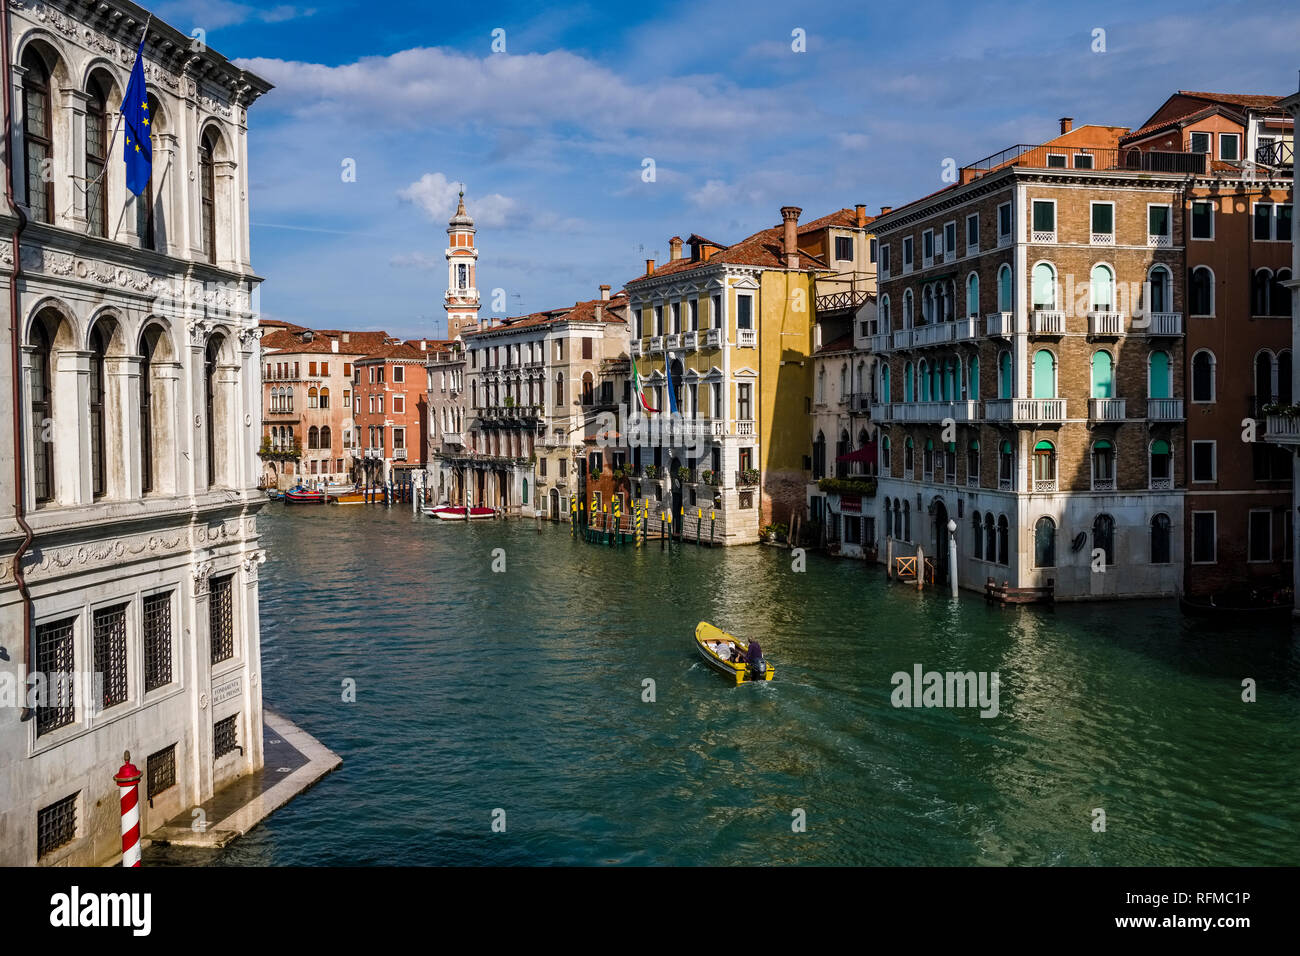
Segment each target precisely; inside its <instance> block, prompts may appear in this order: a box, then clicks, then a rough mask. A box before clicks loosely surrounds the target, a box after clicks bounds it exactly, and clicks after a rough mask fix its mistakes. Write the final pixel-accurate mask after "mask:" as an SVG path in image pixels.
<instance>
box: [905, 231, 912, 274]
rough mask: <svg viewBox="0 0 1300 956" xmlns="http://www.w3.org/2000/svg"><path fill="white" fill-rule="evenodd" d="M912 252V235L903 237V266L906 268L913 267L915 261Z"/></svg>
mask: <svg viewBox="0 0 1300 956" xmlns="http://www.w3.org/2000/svg"><path fill="white" fill-rule="evenodd" d="M912 252H913V247H912V237H911V236H904V237H903V268H904V269H910V268H912V261H913V259H912Z"/></svg>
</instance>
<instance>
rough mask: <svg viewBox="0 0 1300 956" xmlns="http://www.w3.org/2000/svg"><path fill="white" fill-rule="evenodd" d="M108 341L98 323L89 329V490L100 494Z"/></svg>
mask: <svg viewBox="0 0 1300 956" xmlns="http://www.w3.org/2000/svg"><path fill="white" fill-rule="evenodd" d="M107 347H108V342H107V340H106V339H105V337H104V329H103V326H102V324H99V325H96V326H95V327H94V328H93V329H91V330H90V387H89V399H90V409H89V411H90V415H89V418H90V480H91V493H92V494H93V495H94V497H96V498H102V497H103V496H104V492H105V491H107V490H108V489H107V484H108V467H107V464H106V463H105V460H104V459H105V456H106V454H107V448H106V447H105V437H106V436H105V434H104V427H105V423H104V418H105V403H104V397H105V385H106V384H107V383H106V382H105V380H104V355H105V352H106V350H107Z"/></svg>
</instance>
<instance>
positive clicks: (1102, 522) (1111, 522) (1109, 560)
mask: <svg viewBox="0 0 1300 956" xmlns="http://www.w3.org/2000/svg"><path fill="white" fill-rule="evenodd" d="M1092 550H1093V551H1101V552H1102V554H1103V555H1105V558H1106V565H1107V566H1110V565H1112V564H1114V563H1115V519H1114V518H1112V517H1111V516H1110V515H1107V514H1100V515H1097V517H1096V518H1094V519H1093V521H1092Z"/></svg>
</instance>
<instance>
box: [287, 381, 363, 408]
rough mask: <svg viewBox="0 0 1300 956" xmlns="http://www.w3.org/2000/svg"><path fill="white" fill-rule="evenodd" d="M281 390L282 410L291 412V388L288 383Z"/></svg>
mask: <svg viewBox="0 0 1300 956" xmlns="http://www.w3.org/2000/svg"><path fill="white" fill-rule="evenodd" d="M283 392H284V404H285V407H284V410H285V411H286V412H291V411H293V389H292V388H290V387H289V386H288V385H286V386H285V387H284V389H283ZM357 401H358V402H360V399H357Z"/></svg>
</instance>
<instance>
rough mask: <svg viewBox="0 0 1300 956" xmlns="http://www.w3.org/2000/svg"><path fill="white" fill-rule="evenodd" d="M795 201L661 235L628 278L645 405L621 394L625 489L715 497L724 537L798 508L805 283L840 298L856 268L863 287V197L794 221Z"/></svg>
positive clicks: (868, 267) (812, 292)
mask: <svg viewBox="0 0 1300 956" xmlns="http://www.w3.org/2000/svg"><path fill="white" fill-rule="evenodd" d="M801 211H802V210H800V209H799V208H797V207H794V206H786V207H783V208H782V209H781V217H782V223H781V224H780V225H777V226H773V227H771V228H768V229H764V230H762V231H760V232H757V233H755V234H754V235H752V236H750V237H748V238H747V239H744V240H742V241H740V242H737V243H735V244H734V245H730V246H723V245H721V244H719V243H715V242H711V241H709V240H708V239H704V238H703V237H701V236H698V235H691V236H690V238H688V239H687V240H685V242H683V240H682V239H680V238H678V237H676V236H674V237H673V238H672V239H671V240H669V247H670V248H671V250H672V251H671V254H670V258H669V261H668V262H666V263H664V264H663V265H661V266H659V267H658V268H655V263H654V260H647V262H646V272H645V275H643V276H641V277H639V278H637V279H635V280H633V281H632V282H629V283H628V284H627V295H628V307H629V318H628V321H629V326H630V328H629V335H630V352H631V355H632V357H633V358H634V360H635V361H636V365H637V370H638V372H639V373H640V376H641V379H642V384H643V386H644V392H643V394H644V395H645V396H646V399H647V401H648V402H649V404H650V406H651V408H653V409H655V410H656V411H655V412H653V413H650V412H645V413H643V414H641V415H638V414H637V408H636V405H637V403H636V401H635V399H634V401H633V406H634V407H633V409H632V410H631V411H632V415H631V417H630V418H629V421H628V423H627V424H628V429H627V430H628V439H629V441H628V444H629V446H630V451H631V455H632V461H631V466H632V469H633V475H634V478H635V479H636V480H635V481H634V484H633V495H634V496H635V497H639V498H649V499H651V501H652V502H656V503H662V504H663V505H665V506H667V505H671V508H672V511H673V514H674V515H678V516H680V515H681V514H682V512H683V511H685V512H686V513H687V514H688V515H689V514H690V513H692V511H693V510H694V509H700V508H703V509H706V510H712V511H714V512H715V513H716V515H717V526H716V535H715V537H716V539H717V540H720V541H722V542H724V543H727V544H743V543H749V542H753V541H756V540H758V536H759V530H760V528H761V527H763V526H765V525H767V524H770V523H781V524H786V523H788V522H789V521H790V519H791V517H792V516H793V515H795V514H800V515H803V514H804V508H805V500H806V489H807V482H808V475H809V473H810V469H811V439H810V436H809V411H810V403H811V394H812V360H811V356H812V352H813V348H814V324H815V319H816V309H817V303H818V297H819V296H821V297H822V298H823V300H824V299H826V297H827V296H832V297H833V296H836V295H847V296H849V297H850V298H852V297H853V296H854V295H856V294H859V293H860V292H863V291H865V283H866V281H867V277H868V276H870V281H871V288H872V289H874V271H875V270H874V265H872V264H871V262H872V256H871V244H870V237H869V234H868V233H867V230H866V225H867V218H866V215H865V211H864V207H861V206H859V207H857V208H856V210H855V209H841V210H839V211H837V212H835V213H832V214H831V215H829V216H824V217H822V218H821V219H817V220H815V221H813V222H810V223H808V224H806V225H803V226H800V225H799V215H800V213H801ZM684 245H685V246H688V247H689V251H688V252H687V254H685V255H683V246H684ZM670 378H671V381H672V392H673V396H672V398H673V399H675V402H676V407H677V410H678V412H679V415H680V417H679V418H674V417H673V416H672V415H671V409H672V401H671V400H670V397H669V394H668V382H669V379H670ZM652 507H654V505H653V504H652Z"/></svg>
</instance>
